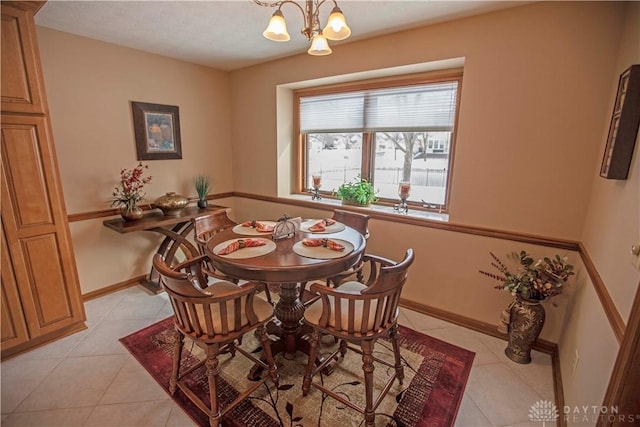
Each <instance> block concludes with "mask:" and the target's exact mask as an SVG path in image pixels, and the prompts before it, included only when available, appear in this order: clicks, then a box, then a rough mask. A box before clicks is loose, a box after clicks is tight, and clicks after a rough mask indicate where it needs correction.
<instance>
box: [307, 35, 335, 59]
mask: <svg viewBox="0 0 640 427" xmlns="http://www.w3.org/2000/svg"><path fill="white" fill-rule="evenodd" d="M331 52H332V51H331V48H330V47H329V43H328V42H327V38H326V37H325V36H323V35H322V33H318V34H316V35H315V36H314V37H313V40H311V47H310V48H309V50H308V51H307V53H308V54H309V55H313V56H324V55H330V54H331Z"/></svg>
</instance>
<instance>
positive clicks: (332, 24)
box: [322, 6, 351, 40]
mask: <svg viewBox="0 0 640 427" xmlns="http://www.w3.org/2000/svg"><path fill="white" fill-rule="evenodd" d="M322 33H323V34H324V35H325V37H326V38H328V39H329V40H344V39H346V38H347V37H349V36H350V35H351V29H350V28H349V27H348V26H347V20H346V19H345V18H344V15H343V14H342V11H341V10H340V8H339V7H338V6H336V7H334V8H333V9H332V10H331V14H330V15H329V20H328V21H327V26H326V27H324V30H322Z"/></svg>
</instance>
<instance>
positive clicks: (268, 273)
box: [206, 226, 366, 357]
mask: <svg viewBox="0 0 640 427" xmlns="http://www.w3.org/2000/svg"><path fill="white" fill-rule="evenodd" d="M340 228H343V229H342V230H341V231H337V232H335V233H331V234H317V233H311V232H305V231H302V230H298V231H296V232H295V235H294V236H293V237H292V238H284V239H278V240H273V239H272V237H271V234H270V233H268V234H262V235H245V234H242V231H240V232H239V233H236V232H235V231H233V230H234V229H236V230H241V228H240V227H234V228H229V229H226V230H224V231H221V232H220V233H218V234H216V235H214V236H213V237H212V238H211V239H210V240H209V241H208V242H207V245H206V253H207V255H208V256H209V258H210V259H211V264H213V266H214V267H215V268H216V269H218V270H220V271H221V272H222V273H225V274H227V275H229V276H231V277H236V278H238V279H244V280H249V281H254V282H262V283H267V284H269V283H275V284H278V285H279V292H280V299H279V301H278V303H277V304H276V306H275V308H274V314H275V318H276V321H275V322H272V323H270V324H269V325H267V326H268V331H269V333H270V334H274V335H277V336H279V337H281V339H280V340H279V341H276V342H274V343H273V345H272V351H273V353H274V354H277V353H279V352H284V353H285V357H286V355H293V354H295V352H296V351H303V352H304V353H307V354H308V341H306V340H303V339H301V337H302V322H301V320H302V318H303V316H304V310H305V306H304V304H303V302H302V300H301V294H302V292H301V291H302V290H304V284H305V283H306V282H309V281H312V280H324V279H326V278H327V277H331V276H335V275H337V274H339V273H341V272H343V271H345V270H348V269H349V268H351V267H352V266H354V265H355V264H356V263H357V262H358V260H360V258H361V257H362V254H363V252H364V250H365V246H366V240H365V238H364V236H363V235H362V234H360V233H359V232H358V231H356V230H354V229H353V228H351V227H348V226H343V227H340ZM239 238H246V239H251V238H261V239H266V240H268V241H270V242H271V241H273V242H274V243H275V249H273V250H272V251H271V252H269V253H267V254H264V255H260V256H255V257H250V258H233V257H229V256H225V255H218V254H216V251H215V250H214V249H215V248H216V246H218V247H219V245H221V244H223V243H225V242H229V241H232V240H235V239H239ZM304 238H312V239H318V238H327V239H332V240H333V239H337V240H338V241H340V240H342V241H346V242H348V243H350V244H351V245H353V250H351V251H350V252H348V253H345V254H344V255H336V256H337V257H336V258H330V259H319V258H311V257H308V256H303V255H299V254H298V253H297V252H299V251H297V252H296V250H295V247H294V246H296V244H297V246H296V247H299V246H300V243H299V242H301V241H302V239H304ZM252 249H253V248H252ZM349 249H350V248H349ZM242 250H246V249H242Z"/></svg>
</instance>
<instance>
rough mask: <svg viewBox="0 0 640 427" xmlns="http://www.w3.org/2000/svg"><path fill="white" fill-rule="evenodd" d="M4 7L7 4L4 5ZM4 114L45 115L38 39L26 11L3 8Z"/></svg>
mask: <svg viewBox="0 0 640 427" xmlns="http://www.w3.org/2000/svg"><path fill="white" fill-rule="evenodd" d="M3 3H4V2H3ZM1 31H2V33H1V34H2V96H1V98H2V111H3V112H17V113H43V112H44V109H43V103H42V94H41V93H40V88H41V87H43V85H42V84H41V82H40V81H39V80H40V75H39V74H38V70H39V69H40V65H39V62H37V61H38V60H39V59H37V58H39V56H38V55H35V54H34V53H35V51H34V48H35V42H36V36H35V31H34V27H33V25H32V23H31V18H30V14H29V12H27V11H24V10H19V9H15V8H12V7H5V5H4V4H3V5H2V27H1Z"/></svg>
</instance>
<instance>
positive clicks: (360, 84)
mask: <svg viewBox="0 0 640 427" xmlns="http://www.w3.org/2000/svg"><path fill="white" fill-rule="evenodd" d="M462 80H463V69H462V68H456V69H448V70H439V71H432V72H428V73H420V74H412V75H403V76H394V77H390V78H382V79H368V80H359V81H353V82H348V83H339V84H332V85H326V86H317V87H311V88H303V89H298V90H295V91H294V93H293V103H294V105H293V116H294V117H293V120H294V136H295V140H296V144H295V147H294V157H295V159H294V169H295V170H294V183H293V184H294V185H293V192H294V193H295V194H308V193H309V189H307V188H305V183H306V182H308V177H307V175H306V164H307V158H306V157H307V154H306V153H307V149H306V147H307V137H306V135H305V134H301V133H300V98H302V97H308V96H319V95H328V94H333V93H345V92H355V91H363V90H372V89H384V88H400V87H403V86H414V85H420V84H430V83H434V84H435V83H442V82H452V81H456V82H457V84H458V86H457V92H456V103H455V111H456V113H455V119H454V122H453V127H452V129H451V142H450V147H449V171H448V174H447V182H446V194H445V200H444V205H442V206H441V205H431V206H429V205H427V206H424V205H423V204H422V203H420V202H416V201H407V204H408V205H409V206H410V207H411V208H412V209H418V210H425V211H430V212H438V213H445V214H448V213H449V207H450V200H451V183H452V177H453V166H454V162H455V147H456V139H457V134H458V120H459V116H460V95H461V93H462ZM375 138H376V136H375V132H362V160H361V162H362V166H361V172H362V174H361V176H362V177H363V178H366V179H367V180H369V181H371V180H372V178H373V176H372V175H373V173H374V170H375ZM374 185H375V182H374ZM320 194H322V196H323V197H327V198H333V199H336V197H335V196H333V195H332V194H331V191H328V190H320ZM398 201H399V199H389V198H380V200H379V201H378V202H377V204H379V205H383V206H393V205H394V204H396V203H398Z"/></svg>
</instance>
